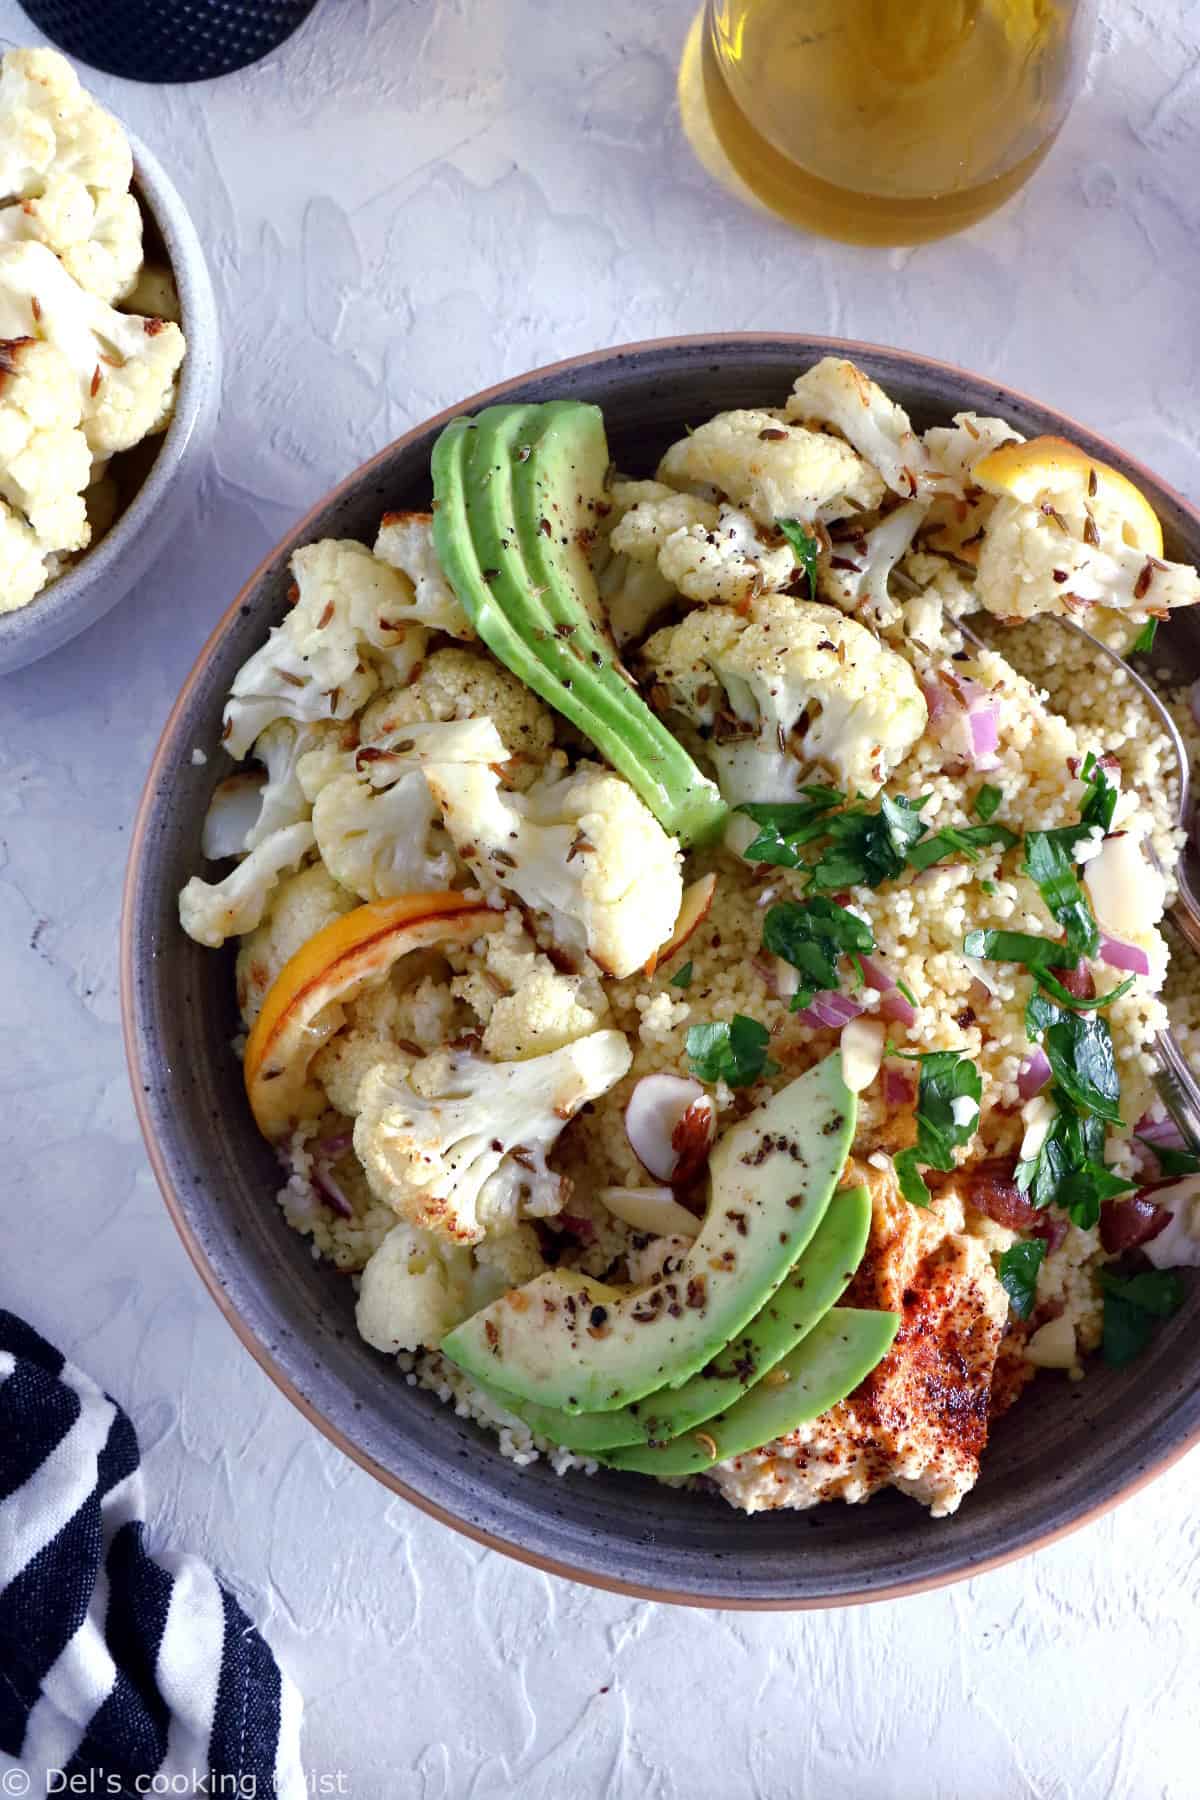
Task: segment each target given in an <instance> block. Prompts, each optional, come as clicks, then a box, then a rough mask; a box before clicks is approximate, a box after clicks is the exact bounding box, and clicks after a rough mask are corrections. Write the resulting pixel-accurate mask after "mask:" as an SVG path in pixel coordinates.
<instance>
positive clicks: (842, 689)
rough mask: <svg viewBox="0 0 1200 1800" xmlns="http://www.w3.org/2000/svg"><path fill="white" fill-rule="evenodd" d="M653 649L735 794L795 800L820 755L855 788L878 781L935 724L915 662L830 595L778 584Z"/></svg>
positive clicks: (669, 694)
mask: <svg viewBox="0 0 1200 1800" xmlns="http://www.w3.org/2000/svg"><path fill="white" fill-rule="evenodd" d="M643 654H644V657H645V660H646V663H647V666H648V668H649V670H650V673H651V675H652V677H653V680H654V681H655V683H656V684H657V685H658V687H659V688H661V689H662V690H663V695H664V698H665V700H666V703H667V704H668V705H669V706H670V707H672V708H673V709H674V710H676V711H678V712H680V713H682V714H684V715H685V717H687V718H688V719H690V720H691V721H692V723H693V724H694V725H695V726H697V727H698V728H699V730H700V732H701V734H702V735H703V736H706V737H707V739H708V748H709V753H710V755H711V756H712V760H713V764H714V766H715V768H716V772H717V780H718V782H719V784H720V788H721V793H722V795H723V797H724V798H725V799H726V800H727V801H729V803H730V804H731V805H739V804H741V803H742V802H744V801H750V800H757V801H772V800H787V799H789V798H791V797H793V796H795V795H796V794H798V792H799V790H800V788H801V787H802V786H803V784H804V783H805V782H806V781H809V780H811V778H812V767H813V765H814V764H821V765H823V766H824V767H825V768H827V769H829V770H832V771H833V773H834V774H835V775H837V776H838V778H839V779H840V781H841V783H842V784H843V785H844V786H845V787H846V788H847V789H849V790H851V791H853V790H855V789H857V788H874V787H878V786H879V784H880V783H881V782H883V781H885V780H886V779H887V776H888V775H889V773H890V772H891V770H892V769H893V768H895V767H896V765H897V764H898V763H899V762H901V761H902V760H903V758H904V757H905V756H906V755H907V754H908V752H909V750H910V749H911V748H912V746H913V745H914V744H915V743H916V741H917V739H918V738H919V737H920V735H921V733H922V731H923V730H924V728H925V719H926V706H925V702H924V700H923V699H922V697H921V690H920V688H919V687H918V685H917V680H916V677H915V675H914V674H913V671H912V669H911V668H910V667H909V665H908V663H907V662H905V660H904V658H903V657H901V656H899V655H897V653H896V652H895V651H894V650H891V649H889V648H888V646H887V645H886V644H882V643H880V642H879V640H878V639H877V638H876V637H874V636H873V635H872V634H871V633H870V632H869V631H867V630H866V629H865V628H864V627H863V626H862V625H859V624H858V623H857V622H856V621H855V620H853V619H847V618H844V617H843V615H842V614H841V613H840V612H838V611H837V609H836V608H835V607H832V606H820V605H816V604H814V603H812V602H810V601H806V600H794V599H789V598H787V597H786V596H783V595H778V594H776V595H772V596H771V597H770V598H769V599H764V600H756V601H754V602H753V603H752V605H751V607H750V609H749V612H748V613H747V614H746V615H745V616H744V617H743V616H742V615H741V614H739V613H736V612H733V611H731V610H730V609H728V608H720V609H707V610H705V611H703V612H694V613H691V614H690V615H689V616H688V617H687V618H686V619H684V620H683V622H682V623H681V624H679V625H675V626H672V627H669V628H668V629H667V630H665V631H660V632H656V634H655V635H654V637H652V638H651V639H650V641H649V643H648V644H647V645H646V646H645V650H644V652H643Z"/></svg>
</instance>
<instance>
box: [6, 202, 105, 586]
mask: <svg viewBox="0 0 1200 1800" xmlns="http://www.w3.org/2000/svg"><path fill="white" fill-rule="evenodd" d="M2 216H3V215H2V214H0V217H2ZM82 410H83V409H82V403H81V401H80V398H79V390H78V388H77V386H76V384H75V379H74V377H73V376H72V374H71V370H70V366H69V364H68V363H67V361H66V359H65V357H63V356H61V355H60V354H59V352H58V351H57V350H55V349H54V348H53V347H52V346H51V345H50V344H43V343H38V342H37V341H36V340H35V339H33V338H23V339H21V338H19V339H16V340H15V341H12V340H10V341H8V342H0V495H3V497H4V498H5V499H6V500H7V501H8V502H9V504H10V505H11V506H12V507H13V508H14V510H15V511H16V512H18V513H20V514H22V515H23V516H24V518H25V519H26V520H27V522H28V524H29V526H30V528H31V530H32V531H33V533H34V535H35V536H36V538H37V540H38V543H39V544H40V545H41V546H42V549H43V550H44V551H46V552H55V551H58V552H62V551H70V550H82V549H83V547H84V545H85V544H87V542H88V540H89V538H90V537H91V528H90V526H89V524H88V518H87V508H86V506H85V505H84V501H83V491H84V489H85V488H86V487H87V485H88V482H89V481H90V480H91V473H92V456H91V452H90V450H89V449H88V446H87V439H86V438H85V437H84V435H83V432H82V431H81V430H80V429H79V421H80V417H81V414H82ZM5 574H7V569H5V568H4V567H3V565H0V576H2V575H5Z"/></svg>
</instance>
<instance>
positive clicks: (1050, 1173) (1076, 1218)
mask: <svg viewBox="0 0 1200 1800" xmlns="http://www.w3.org/2000/svg"><path fill="white" fill-rule="evenodd" d="M1051 1098H1052V1099H1053V1100H1054V1102H1055V1104H1056V1106H1057V1108H1058V1111H1057V1113H1056V1115H1055V1118H1054V1122H1053V1123H1052V1125H1051V1126H1050V1129H1049V1131H1048V1132H1047V1133H1046V1137H1045V1141H1044V1142H1043V1144H1042V1147H1041V1149H1040V1150H1039V1151H1038V1153H1037V1155H1036V1156H1035V1157H1031V1158H1029V1159H1028V1160H1027V1161H1025V1162H1019V1163H1018V1164H1017V1169H1016V1183H1017V1186H1018V1187H1019V1188H1020V1190H1021V1192H1022V1193H1023V1194H1027V1195H1028V1196H1029V1199H1030V1200H1031V1201H1032V1203H1033V1204H1034V1206H1060V1207H1062V1208H1063V1210H1064V1211H1065V1212H1066V1213H1068V1214H1069V1215H1070V1218H1071V1219H1072V1221H1073V1222H1074V1224H1076V1225H1078V1226H1079V1227H1080V1228H1081V1229H1082V1230H1084V1231H1087V1230H1089V1229H1090V1228H1091V1227H1092V1226H1093V1225H1095V1223H1096V1221H1097V1220H1098V1219H1099V1217H1100V1206H1101V1202H1102V1201H1104V1200H1112V1199H1115V1198H1116V1196H1117V1195H1118V1194H1128V1193H1131V1192H1132V1191H1133V1188H1134V1185H1135V1184H1134V1183H1133V1182H1132V1181H1122V1180H1121V1179H1120V1177H1119V1176H1117V1175H1114V1174H1113V1173H1112V1172H1111V1170H1109V1169H1107V1168H1106V1167H1105V1166H1104V1139H1105V1129H1104V1121H1103V1119H1098V1118H1096V1117H1095V1116H1094V1115H1092V1114H1090V1113H1086V1112H1082V1111H1081V1110H1080V1109H1079V1108H1078V1107H1077V1106H1075V1104H1074V1103H1073V1102H1072V1100H1071V1099H1070V1098H1069V1097H1068V1096H1067V1095H1066V1094H1064V1093H1063V1092H1062V1091H1061V1090H1060V1089H1058V1088H1055V1089H1054V1091H1053V1093H1052V1095H1051Z"/></svg>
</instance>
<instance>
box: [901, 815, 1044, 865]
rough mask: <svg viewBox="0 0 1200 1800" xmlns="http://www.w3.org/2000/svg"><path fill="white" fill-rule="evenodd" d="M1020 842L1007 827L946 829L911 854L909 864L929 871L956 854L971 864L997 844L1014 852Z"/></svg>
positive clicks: (982, 826) (973, 826)
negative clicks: (945, 857) (944, 859)
mask: <svg viewBox="0 0 1200 1800" xmlns="http://www.w3.org/2000/svg"><path fill="white" fill-rule="evenodd" d="M1019 842H1020V839H1019V838H1018V836H1017V834H1016V832H1015V831H1010V830H1009V829H1008V826H1007V825H946V826H944V827H943V828H942V830H941V831H937V832H935V833H934V835H933V836H932V837H930V838H925V839H923V841H922V842H921V843H919V844H917V845H915V846H914V847H913V849H911V850H910V851H909V853H908V860H909V864H910V865H911V867H912V868H914V869H928V868H932V866H933V864H934V863H936V862H941V860H942V858H943V857H944V856H952V855H953V854H954V853H955V852H956V851H957V852H958V853H959V854H960V855H962V856H965V857H966V859H967V861H968V862H978V861H979V859H980V856H981V855H982V854H983V852H984V851H985V850H990V849H991V848H992V847H993V845H995V844H999V845H1001V846H1002V847H1003V848H1004V849H1005V850H1011V849H1012V846H1013V845H1014V844H1017V843H1019Z"/></svg>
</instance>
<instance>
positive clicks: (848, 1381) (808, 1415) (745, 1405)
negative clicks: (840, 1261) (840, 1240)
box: [600, 1306, 900, 1476]
mask: <svg viewBox="0 0 1200 1800" xmlns="http://www.w3.org/2000/svg"><path fill="white" fill-rule="evenodd" d="M899 1328H900V1317H899V1314H898V1313H887V1312H856V1311H855V1310H854V1309H853V1308H852V1307H848V1306H835V1307H834V1309H833V1311H832V1312H827V1313H826V1314H825V1317H824V1318H823V1319H821V1320H819V1321H818V1323H817V1324H816V1325H814V1326H813V1328H812V1330H811V1331H810V1332H809V1333H808V1335H807V1337H806V1338H805V1339H804V1341H803V1343H801V1344H800V1345H799V1346H798V1347H797V1348H796V1349H795V1350H793V1351H792V1352H791V1354H790V1355H789V1356H785V1357H784V1358H783V1360H782V1362H779V1363H777V1364H776V1365H775V1367H774V1369H772V1370H771V1372H770V1374H769V1375H768V1376H767V1377H766V1379H765V1380H762V1381H759V1382H758V1383H757V1384H756V1385H755V1386H754V1387H752V1388H751V1389H750V1392H749V1393H748V1394H745V1395H743V1397H742V1399H740V1400H738V1401H736V1402H735V1403H734V1405H733V1406H731V1407H730V1408H729V1410H728V1412H723V1413H718V1414H717V1415H716V1416H715V1417H714V1418H710V1419H708V1420H706V1421H705V1423H704V1424H703V1425H702V1426H701V1428H700V1430H699V1431H689V1432H687V1433H685V1434H684V1435H683V1436H681V1437H677V1438H674V1439H672V1441H671V1442H670V1443H669V1444H663V1445H661V1446H659V1447H657V1448H656V1447H653V1446H651V1445H649V1444H642V1445H638V1446H637V1447H636V1448H632V1449H624V1450H613V1451H610V1452H608V1453H606V1454H605V1455H603V1456H602V1457H601V1458H600V1460H601V1461H602V1462H604V1463H606V1464H607V1465H608V1467H609V1468H611V1469H627V1470H630V1471H632V1472H633V1473H635V1474H638V1475H657V1476H664V1475H702V1474H703V1473H704V1471H705V1469H709V1468H711V1467H712V1465H713V1463H716V1462H726V1461H727V1460H728V1459H729V1457H731V1456H744V1455H745V1454H746V1453H747V1452H748V1451H750V1450H758V1449H760V1448H761V1447H762V1445H764V1444H770V1443H773V1442H774V1440H775V1439H776V1438H779V1437H785V1436H786V1435H787V1433H788V1432H789V1431H795V1429H796V1427H797V1426H798V1425H804V1424H806V1423H807V1422H808V1421H809V1420H810V1419H817V1418H820V1416H821V1414H822V1413H824V1412H828V1411H829V1409H830V1407H831V1406H836V1405H837V1403H838V1401H839V1400H844V1399H845V1398H846V1395H847V1394H852V1393H853V1392H854V1389H855V1388H856V1387H857V1386H858V1384H859V1382H860V1381H863V1380H865V1379H866V1377H867V1376H868V1375H869V1374H870V1373H871V1370H872V1369H873V1368H875V1366H876V1365H877V1364H878V1363H879V1362H880V1361H882V1359H883V1358H884V1357H885V1356H886V1355H887V1353H888V1351H889V1350H890V1349H891V1347H892V1343H893V1341H894V1340H895V1336H896V1333H897V1331H898V1330H899ZM783 1377H786V1380H785V1379H783Z"/></svg>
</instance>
